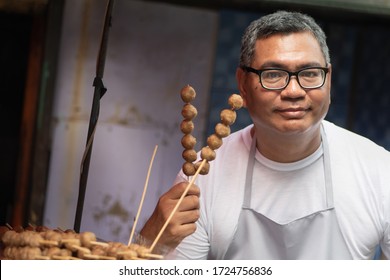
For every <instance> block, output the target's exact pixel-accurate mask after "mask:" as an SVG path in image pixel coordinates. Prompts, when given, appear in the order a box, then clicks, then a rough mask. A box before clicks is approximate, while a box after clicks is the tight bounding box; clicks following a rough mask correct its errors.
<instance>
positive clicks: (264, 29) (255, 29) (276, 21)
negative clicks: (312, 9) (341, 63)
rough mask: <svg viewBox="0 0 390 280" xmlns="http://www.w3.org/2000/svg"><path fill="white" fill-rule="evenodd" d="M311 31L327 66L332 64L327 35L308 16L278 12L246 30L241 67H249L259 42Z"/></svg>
mask: <svg viewBox="0 0 390 280" xmlns="http://www.w3.org/2000/svg"><path fill="white" fill-rule="evenodd" d="M306 31H309V32H310V33H311V34H313V36H314V37H315V38H316V40H317V41H318V43H319V44H320V47H321V51H322V54H323V55H324V58H325V61H326V64H327V65H329V64H330V56H329V48H328V45H327V44H326V35H325V33H324V31H323V30H322V29H321V27H320V26H319V25H318V24H317V23H316V22H315V21H314V19H313V18H312V17H310V16H308V15H305V14H302V13H298V12H286V11H278V12H275V13H273V14H269V15H266V16H263V17H261V18H259V19H257V20H255V21H253V22H252V23H251V24H250V25H249V26H248V27H247V28H246V30H245V32H244V35H243V36H242V41H241V52H240V66H249V65H250V64H251V63H252V61H253V57H254V54H255V43H256V41H257V40H259V39H262V38H267V37H269V36H271V35H274V34H290V33H298V32H306Z"/></svg>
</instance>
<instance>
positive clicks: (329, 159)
mask: <svg viewBox="0 0 390 280" xmlns="http://www.w3.org/2000/svg"><path fill="white" fill-rule="evenodd" d="M325 39H326V38H325V34H324V32H323V31H322V30H321V28H320V27H319V26H318V25H317V24H316V23H315V21H314V20H313V19H312V18H311V17H309V16H307V15H304V14H301V13H294V12H284V11H280V12H276V13H274V14H271V15H268V16H265V17H262V18H260V19H259V20H256V21H254V22H252V23H251V24H250V26H249V27H248V28H247V30H246V31H245V34H244V36H243V39H242V46H241V57H240V66H239V68H238V69H237V72H236V77H237V81H238V87H239V90H240V94H241V96H242V98H243V100H244V106H245V107H246V108H247V109H248V112H249V113H250V115H251V118H252V121H253V125H250V126H248V127H246V128H244V129H242V130H240V131H238V132H236V133H233V134H232V135H230V136H229V137H228V138H226V140H225V139H224V143H223V145H222V147H221V148H219V149H218V150H217V156H216V160H215V161H212V162H211V163H210V172H209V174H208V175H206V176H199V177H198V178H197V181H196V184H197V186H199V188H198V187H197V186H193V188H192V189H191V190H190V192H189V194H188V195H187V196H186V198H185V200H184V201H183V203H182V205H181V207H180V208H179V210H178V212H177V213H176V214H175V216H174V218H173V219H172V221H171V223H170V224H169V226H168V227H167V230H166V232H165V233H164V235H163V237H162V238H161V240H160V241H161V242H162V243H163V244H166V245H169V246H172V247H176V246H177V247H176V250H175V251H174V256H175V257H177V258H186V259H207V258H209V259H372V258H373V256H374V254H375V249H376V248H377V246H378V245H380V246H381V249H382V251H383V253H384V255H386V257H387V258H389V257H390V172H389V170H390V153H389V152H388V151H386V150H384V149H383V148H382V147H379V146H377V145H376V144H374V143H373V142H371V141H370V140H368V139H366V138H363V137H361V136H358V135H356V134H353V133H351V132H349V131H347V130H344V129H342V128H340V127H337V126H335V125H334V124H332V123H330V122H327V121H324V118H325V116H326V114H327V112H328V109H329V105H330V101H331V99H330V89H331V74H332V67H331V64H330V58H329V50H328V47H327V45H326V41H325ZM179 182H181V183H179ZM176 183H177V184H176V185H174V186H173V187H172V188H171V190H169V191H168V192H167V193H166V194H165V195H164V196H162V197H161V199H160V201H159V203H158V205H157V207H156V210H155V212H154V213H153V215H152V217H151V218H150V220H149V221H148V222H147V223H146V225H145V227H144V228H143V230H142V232H141V234H142V235H144V236H145V237H147V238H149V239H153V238H154V237H155V236H156V234H157V232H158V231H159V230H160V228H161V226H162V224H163V223H164V221H165V220H166V218H167V216H168V215H169V214H170V211H171V209H172V208H173V207H174V205H175V203H176V201H177V199H178V198H179V197H180V195H181V194H182V192H183V189H184V188H185V186H186V184H187V183H186V177H185V176H184V175H183V173H182V172H180V174H179V175H178V179H177V181H176Z"/></svg>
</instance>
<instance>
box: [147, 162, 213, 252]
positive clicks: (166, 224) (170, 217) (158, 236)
mask: <svg viewBox="0 0 390 280" xmlns="http://www.w3.org/2000/svg"><path fill="white" fill-rule="evenodd" d="M206 162H207V160H205V159H204V160H202V162H201V164H200V165H199V168H198V169H197V170H196V172H195V175H194V176H193V177H192V179H191V181H190V183H189V184H188V185H187V187H186V189H185V190H184V192H183V194H182V195H181V197H180V199H179V201H178V202H177V203H176V205H175V208H173V210H172V212H171V214H170V215H169V217H168V219H167V220H166V221H165V224H164V225H163V227H162V228H161V230H160V232H159V233H158V234H157V236H156V238H155V239H154V241H153V243H152V246H150V248H149V250H150V252H152V251H153V249H154V247H155V246H156V244H157V242H158V241H159V239H160V237H161V235H162V234H163V232H164V230H165V228H166V227H167V226H168V223H169V222H170V221H171V219H172V217H173V215H174V214H175V213H176V211H177V209H178V208H179V206H180V204H181V202H182V201H183V199H184V197H185V196H186V195H187V193H188V191H189V190H190V187H191V186H192V185H193V184H194V182H195V180H196V178H197V177H198V175H199V173H200V171H201V170H202V168H203V166H204V165H205V164H206Z"/></svg>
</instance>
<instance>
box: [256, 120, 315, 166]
mask: <svg viewBox="0 0 390 280" xmlns="http://www.w3.org/2000/svg"><path fill="white" fill-rule="evenodd" d="M255 131H256V138H257V141H256V142H257V143H256V147H257V149H258V150H259V152H260V153H261V154H262V155H263V156H265V157H266V158H268V159H270V160H273V161H276V162H282V163H288V162H295V161H298V160H301V159H304V158H306V157H308V156H309V155H311V154H312V153H314V152H315V151H316V150H317V149H318V147H319V146H320V144H321V130H320V127H317V128H312V129H311V130H309V131H306V132H304V133H300V134H291V135H282V134H280V133H277V132H276V133H268V132H267V133H262V131H260V130H255Z"/></svg>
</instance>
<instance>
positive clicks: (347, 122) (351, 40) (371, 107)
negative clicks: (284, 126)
mask: <svg viewBox="0 0 390 280" xmlns="http://www.w3.org/2000/svg"><path fill="white" fill-rule="evenodd" d="M261 15H262V14H261V13H245V12H237V11H230V10H224V11H221V12H220V30H219V35H218V36H219V38H218V44H217V50H216V60H215V69H214V77H213V84H212V88H211V97H210V117H209V124H208V129H207V135H210V134H212V133H213V132H214V126H215V124H217V123H218V122H219V121H220V117H219V113H220V112H221V110H222V109H223V108H226V107H227V98H228V97H229V95H230V94H232V93H238V90H237V85H236V80H235V71H236V67H237V65H238V56H239V49H240V41H241V36H242V33H243V31H244V29H245V27H246V26H247V25H248V24H249V23H250V22H251V21H252V20H254V19H256V18H258V17H260V16H261ZM319 23H320V25H321V26H322V27H323V28H324V30H325V32H326V34H327V37H328V45H329V48H330V53H331V62H332V67H333V75H332V91H331V94H332V104H331V108H330V111H329V113H328V116H327V119H328V120H330V121H332V122H334V123H336V124H338V125H340V126H343V127H345V128H348V129H350V130H353V131H356V132H357V133H359V134H362V135H364V136H366V137H368V138H370V139H372V140H373V141H375V142H377V143H378V144H380V145H382V146H384V147H385V148H387V149H390V110H389V109H390V84H389V83H390V63H389V62H390V28H389V27H386V26H379V25H375V24H371V25H360V24H349V23H347V22H346V23H345V24H344V23H340V22H332V20H331V19H329V20H324V19H322V20H320V21H319ZM351 94H353V95H351ZM250 122H251V121H250V118H249V115H248V113H247V112H246V111H245V110H243V109H242V110H240V111H239V112H238V118H237V122H236V123H235V124H234V125H233V126H232V131H235V130H237V129H240V128H242V127H244V126H246V125H247V124H249V123H250Z"/></svg>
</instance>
